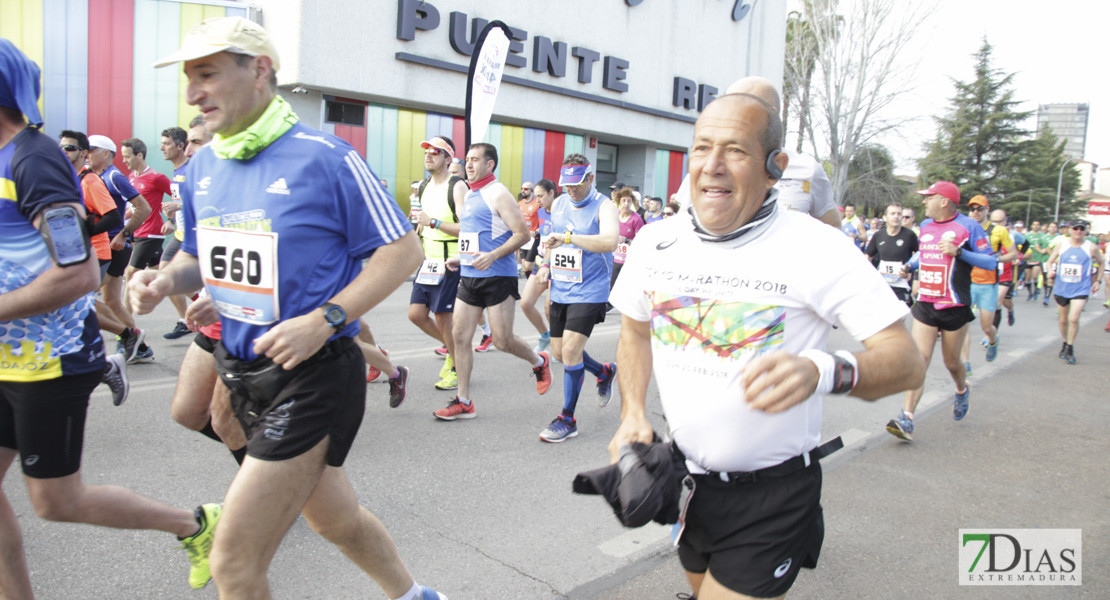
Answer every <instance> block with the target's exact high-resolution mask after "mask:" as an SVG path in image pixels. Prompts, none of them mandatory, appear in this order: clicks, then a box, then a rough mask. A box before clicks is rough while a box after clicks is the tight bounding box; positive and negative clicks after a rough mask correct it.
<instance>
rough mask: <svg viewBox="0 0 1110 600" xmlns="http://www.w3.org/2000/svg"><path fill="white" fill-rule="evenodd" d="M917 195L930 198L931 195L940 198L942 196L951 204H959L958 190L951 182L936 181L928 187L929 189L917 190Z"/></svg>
mask: <svg viewBox="0 0 1110 600" xmlns="http://www.w3.org/2000/svg"><path fill="white" fill-rule="evenodd" d="M917 193H918V194H921V195H922V196H932V195H933V194H940V195H941V196H944V197H945V198H948V199H949V200H951V201H952V203H953V204H959V203H960V188H958V187H956V184H954V183H952V182H951V181H938V182H936V183H934V184H933V185H931V186H929V189H927V190H918V192H917Z"/></svg>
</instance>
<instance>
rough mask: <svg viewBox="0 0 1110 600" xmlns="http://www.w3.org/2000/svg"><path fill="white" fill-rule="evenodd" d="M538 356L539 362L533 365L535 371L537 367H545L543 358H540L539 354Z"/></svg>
mask: <svg viewBox="0 0 1110 600" xmlns="http://www.w3.org/2000/svg"><path fill="white" fill-rule="evenodd" d="M536 356H537V357H538V362H534V363H532V368H533V369H535V368H536V367H542V366H543V357H542V356H540V355H539V354H537V355H536Z"/></svg>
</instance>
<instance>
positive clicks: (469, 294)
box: [457, 275, 520, 308]
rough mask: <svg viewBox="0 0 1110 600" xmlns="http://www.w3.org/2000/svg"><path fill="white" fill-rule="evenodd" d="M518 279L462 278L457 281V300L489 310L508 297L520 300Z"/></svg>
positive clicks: (514, 277)
mask: <svg viewBox="0 0 1110 600" xmlns="http://www.w3.org/2000/svg"><path fill="white" fill-rule="evenodd" d="M519 281H520V280H519V279H518V278H517V277H516V276H515V275H514V276H508V275H495V276H493V277H463V278H462V279H461V280H460V281H459V292H458V295H457V297H458V299H459V300H461V301H462V302H466V303H467V304H469V305H471V306H478V307H480V308H489V307H490V306H497V305H498V304H501V303H502V302H504V301H505V300H506V299H508V298H509V296H512V297H513V298H516V299H517V300H520V292H519V291H518V290H517V286H518V283H519Z"/></svg>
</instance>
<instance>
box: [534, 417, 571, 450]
mask: <svg viewBox="0 0 1110 600" xmlns="http://www.w3.org/2000/svg"><path fill="white" fill-rule="evenodd" d="M577 435H578V423H577V419H571V420H569V421H568V420H567V418H566V417H564V416H563V415H559V416H557V417H555V420H554V421H552V422H551V424H550V425H548V426H547V428H546V429H544V430H543V431H541V432H540V439H541V440H543V441H545V442H551V443H552V444H558V443H559V442H563V441H566V440H567V439H568V438H572V437H576V436H577Z"/></svg>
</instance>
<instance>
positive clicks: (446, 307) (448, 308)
mask: <svg viewBox="0 0 1110 600" xmlns="http://www.w3.org/2000/svg"><path fill="white" fill-rule="evenodd" d="M460 278H461V276H460V275H459V272H458V271H457V270H456V271H452V270H451V269H447V272H446V273H444V274H443V281H440V282H439V285H427V284H423V283H416V282H413V284H412V294H411V295H410V296H409V304H422V305H424V306H427V307H428V310H430V311H432V313H433V314H443V313H449V312H454V311H455V296H456V295H457V294H458V293H459V279H460Z"/></svg>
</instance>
